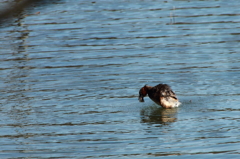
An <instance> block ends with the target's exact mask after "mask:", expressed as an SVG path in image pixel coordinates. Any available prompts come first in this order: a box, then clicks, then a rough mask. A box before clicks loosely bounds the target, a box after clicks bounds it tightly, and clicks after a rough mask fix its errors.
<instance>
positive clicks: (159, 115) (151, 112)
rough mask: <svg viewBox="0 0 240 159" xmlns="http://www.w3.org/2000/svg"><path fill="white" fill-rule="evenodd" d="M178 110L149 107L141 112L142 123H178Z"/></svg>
mask: <svg viewBox="0 0 240 159" xmlns="http://www.w3.org/2000/svg"><path fill="white" fill-rule="evenodd" d="M177 111H178V108H172V109H164V108H162V107H159V106H155V105H153V106H148V107H144V108H142V110H141V112H140V113H141V122H143V123H152V124H169V123H172V122H176V121H177V117H176V116H177V115H176V114H177Z"/></svg>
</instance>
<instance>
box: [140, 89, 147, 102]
mask: <svg viewBox="0 0 240 159" xmlns="http://www.w3.org/2000/svg"><path fill="white" fill-rule="evenodd" d="M146 95H147V87H146V85H145V86H144V87H142V88H141V89H140V90H139V97H138V100H139V102H144V99H143V97H146Z"/></svg>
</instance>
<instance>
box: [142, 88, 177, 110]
mask: <svg viewBox="0 0 240 159" xmlns="http://www.w3.org/2000/svg"><path fill="white" fill-rule="evenodd" d="M146 95H148V96H149V98H150V99H152V100H153V101H154V102H155V103H157V104H158V105H160V106H162V107H163V108H174V107H178V106H179V105H180V104H181V103H180V102H179V101H178V99H177V96H176V94H175V93H174V92H173V90H172V89H171V87H170V86H169V85H167V84H159V85H156V86H154V87H151V86H147V85H145V86H144V87H142V88H141V89H140V90H139V98H138V99H139V101H140V102H144V99H143V97H145V96H146Z"/></svg>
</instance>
